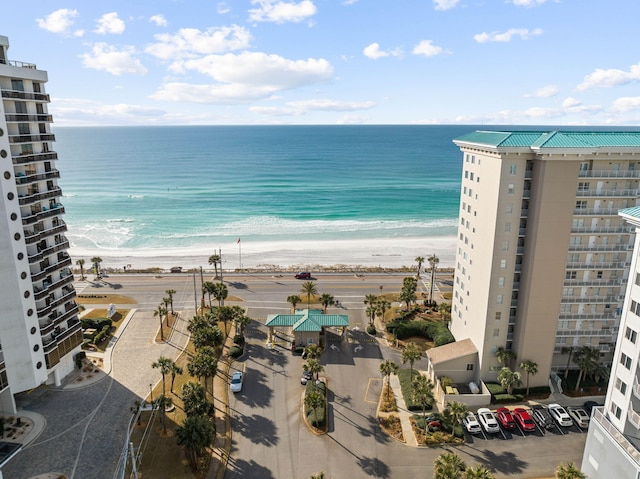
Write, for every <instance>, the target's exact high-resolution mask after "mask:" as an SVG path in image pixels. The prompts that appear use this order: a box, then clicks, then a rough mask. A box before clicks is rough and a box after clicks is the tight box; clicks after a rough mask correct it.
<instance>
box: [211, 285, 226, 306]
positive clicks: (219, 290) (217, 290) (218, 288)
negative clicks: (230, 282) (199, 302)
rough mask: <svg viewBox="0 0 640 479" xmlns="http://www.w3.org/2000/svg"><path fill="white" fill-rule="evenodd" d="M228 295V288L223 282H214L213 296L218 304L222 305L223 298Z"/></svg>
mask: <svg viewBox="0 0 640 479" xmlns="http://www.w3.org/2000/svg"><path fill="white" fill-rule="evenodd" d="M227 296H229V289H228V288H227V285H226V284H224V283H216V284H214V285H213V297H214V298H216V300H217V301H218V306H224V300H225V299H227Z"/></svg>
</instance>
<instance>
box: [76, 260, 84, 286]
mask: <svg viewBox="0 0 640 479" xmlns="http://www.w3.org/2000/svg"><path fill="white" fill-rule="evenodd" d="M76 264H77V265H78V266H80V276H81V278H80V279H81V280H82V281H84V260H83V259H82V258H80V259H78V260H76Z"/></svg>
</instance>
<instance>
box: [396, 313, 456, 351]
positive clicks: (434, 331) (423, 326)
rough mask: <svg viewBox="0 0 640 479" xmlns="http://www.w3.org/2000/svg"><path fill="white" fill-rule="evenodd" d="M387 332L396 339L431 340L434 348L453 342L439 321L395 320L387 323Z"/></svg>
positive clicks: (446, 329)
mask: <svg viewBox="0 0 640 479" xmlns="http://www.w3.org/2000/svg"><path fill="white" fill-rule="evenodd" d="M386 329H387V332H389V333H392V334H394V335H395V336H396V338H398V339H401V340H402V339H407V338H411V337H413V336H419V337H422V338H428V339H431V340H433V342H434V344H435V345H436V346H442V345H444V344H449V343H452V342H454V341H455V339H454V337H453V335H452V334H451V331H449V329H448V328H447V326H446V325H445V324H444V323H442V322H439V321H424V320H420V319H417V320H413V321H406V320H396V321H391V322H390V323H387V326H386Z"/></svg>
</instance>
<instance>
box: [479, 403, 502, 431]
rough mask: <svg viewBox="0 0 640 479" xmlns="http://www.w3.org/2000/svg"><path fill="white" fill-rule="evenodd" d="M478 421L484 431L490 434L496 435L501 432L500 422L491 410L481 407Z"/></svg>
mask: <svg viewBox="0 0 640 479" xmlns="http://www.w3.org/2000/svg"><path fill="white" fill-rule="evenodd" d="M478 421H479V422H480V424H481V425H482V427H483V429H484V430H485V431H487V432H488V433H491V434H496V433H498V432H500V426H498V421H497V420H496V417H495V416H494V414H493V413H492V412H491V411H490V410H489V408H486V407H481V408H480V409H478Z"/></svg>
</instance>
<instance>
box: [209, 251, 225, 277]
mask: <svg viewBox="0 0 640 479" xmlns="http://www.w3.org/2000/svg"><path fill="white" fill-rule="evenodd" d="M209 264H211V265H213V269H214V271H215V274H216V278H217V277H218V264H220V269H222V258H221V257H220V255H219V254H212V255H211V256H209Z"/></svg>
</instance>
